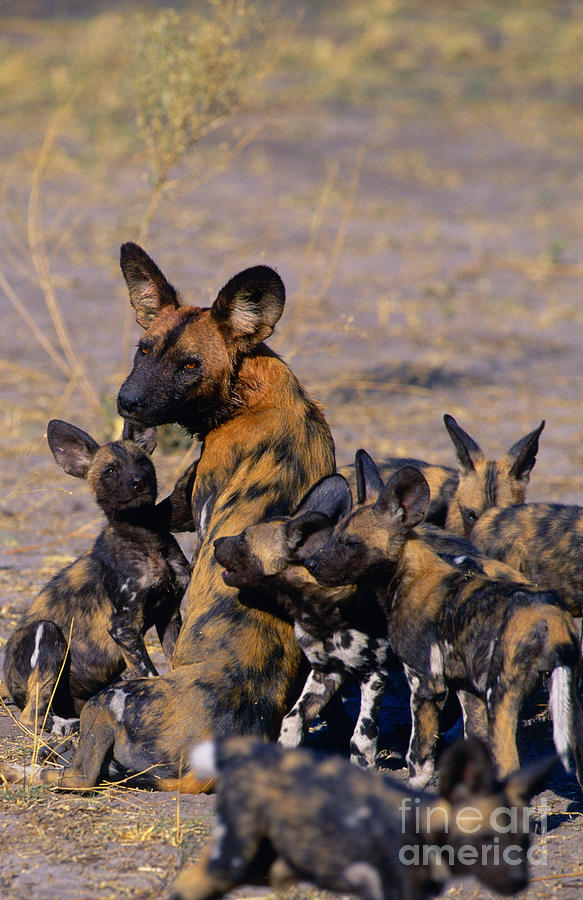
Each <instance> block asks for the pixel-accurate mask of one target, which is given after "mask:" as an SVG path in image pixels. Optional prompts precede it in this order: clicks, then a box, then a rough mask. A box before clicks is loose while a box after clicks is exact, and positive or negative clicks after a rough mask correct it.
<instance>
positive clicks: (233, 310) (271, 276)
mask: <svg viewBox="0 0 583 900" xmlns="http://www.w3.org/2000/svg"><path fill="white" fill-rule="evenodd" d="M284 303H285V287H284V285H283V281H282V280H281V278H280V277H279V275H278V274H277V272H275V271H274V270H273V269H270V268H269V266H253V267H252V268H250V269H244V270H243V272H239V274H238V275H235V276H233V278H231V280H230V281H228V282H227V284H226V285H225V286H224V287H223V288H221V290H220V291H219V293H218V295H217V299H216V300H215V302H214V303H213V305H212V307H211V316H212V318H213V319H214V320H215V322H217V324H218V325H219V326H220V327H221V328H222V329H223V330H224V332H225V334H226V335H227V336H228V338H229V339H230V340H232V341H234V342H235V343H236V344H238V345H239V348H240V349H241V350H242V351H244V352H245V351H249V350H250V349H251V348H252V347H254V346H255V345H256V344H259V343H261V341H264V340H265V339H266V338H268V337H269V336H270V334H272V333H273V329H274V328H275V325H276V323H277V321H278V320H279V317H280V316H281V314H282V312H283V306H284Z"/></svg>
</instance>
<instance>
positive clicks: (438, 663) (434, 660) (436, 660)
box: [429, 644, 443, 678]
mask: <svg viewBox="0 0 583 900" xmlns="http://www.w3.org/2000/svg"><path fill="white" fill-rule="evenodd" d="M429 669H430V671H431V674H432V675H433V677H434V678H439V677H440V676H441V675H443V657H442V655H441V650H440V649H439V646H438V645H437V644H432V645H431V647H430V650H429Z"/></svg>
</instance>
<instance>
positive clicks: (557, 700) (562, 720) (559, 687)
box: [549, 666, 573, 771]
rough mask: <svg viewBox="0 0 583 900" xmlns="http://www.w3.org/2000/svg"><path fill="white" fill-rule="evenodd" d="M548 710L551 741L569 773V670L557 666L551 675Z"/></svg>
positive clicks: (571, 731) (570, 730)
mask: <svg viewBox="0 0 583 900" xmlns="http://www.w3.org/2000/svg"><path fill="white" fill-rule="evenodd" d="M549 709H550V711H551V718H552V720H553V740H554V742H555V748H556V751H557V753H558V754H559V756H560V758H561V762H562V763H563V766H564V767H565V769H566V770H567V771H569V747H570V746H571V744H572V741H573V738H572V734H573V708H572V706H571V670H570V669H568V668H567V666H557V668H556V669H554V671H553V674H552V675H551V690H550V692H549Z"/></svg>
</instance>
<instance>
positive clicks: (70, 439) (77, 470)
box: [47, 419, 99, 478]
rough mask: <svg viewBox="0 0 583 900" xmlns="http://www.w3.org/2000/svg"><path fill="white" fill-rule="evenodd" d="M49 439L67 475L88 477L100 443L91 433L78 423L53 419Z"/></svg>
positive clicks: (52, 449)
mask: <svg viewBox="0 0 583 900" xmlns="http://www.w3.org/2000/svg"><path fill="white" fill-rule="evenodd" d="M47 440H48V442H49V447H50V448H51V452H52V454H53V456H54V457H55V462H56V463H57V465H58V466H61V468H62V469H64V470H65V472H66V473H67V475H73V476H74V477H75V478H86V477H87V472H88V471H89V467H90V465H91V463H92V461H93V457H94V456H95V454H96V453H97V451H98V450H99V444H98V443H97V441H94V440H93V438H92V437H91V435H89V434H87V432H86V431H82V430H81V429H80V428H77V426H76V425H70V424H69V423H68V422H62V421H61V420H60V419H51V421H50V422H49V424H48V425H47Z"/></svg>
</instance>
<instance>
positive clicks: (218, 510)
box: [11, 244, 335, 792]
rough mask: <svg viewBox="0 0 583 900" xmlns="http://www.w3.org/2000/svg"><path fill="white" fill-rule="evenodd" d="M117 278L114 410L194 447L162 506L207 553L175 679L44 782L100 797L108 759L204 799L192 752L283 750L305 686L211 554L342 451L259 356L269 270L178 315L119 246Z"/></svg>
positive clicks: (246, 276)
mask: <svg viewBox="0 0 583 900" xmlns="http://www.w3.org/2000/svg"><path fill="white" fill-rule="evenodd" d="M121 266H122V271H123V274H124V277H125V279H126V282H127V285H128V288H129V294H130V301H131V303H132V305H133V306H134V308H135V310H136V318H137V320H138V323H139V324H140V325H141V326H142V327H143V328H144V329H145V333H144V335H143V336H142V338H141V340H140V342H139V344H138V349H137V353H136V358H135V363H134V368H133V370H132V372H131V374H130V375H129V377H128V378H127V379H126V381H125V382H124V384H123V385H122V387H121V389H120V392H119V396H118V405H119V410H120V412H121V414H122V415H123V416H124V417H125V419H126V423H127V425H128V430H130V431H131V430H136V431H137V432H139V431H140V430H141V429H143V428H147V427H150V426H154V425H158V424H163V423H165V422H178V423H179V424H180V425H182V426H183V427H184V428H186V429H188V430H189V431H190V432H191V433H192V434H196V435H198V437H199V438H200V439H201V442H202V446H201V454H200V458H199V460H198V462H197V463H196V464H195V466H194V467H193V469H192V470H191V471H190V472H189V473H188V474H187V475H186V476H185V477H184V478H183V479H181V481H180V483H179V485H178V486H177V490H176V492H174V494H173V495H171V497H170V498H169V500H168V501H167V502H163V503H162V504H161V505H160V508H161V511H164V512H165V513H166V514H167V517H168V522H169V523H170V525H171V527H172V529H173V530H184V529H191V530H194V531H195V532H196V535H197V538H198V551H197V554H196V555H195V558H194V560H193V571H192V579H191V583H190V589H189V594H188V603H187V607H186V611H185V616H184V624H183V627H182V630H181V632H180V635H179V638H178V641H177V643H176V648H175V651H174V655H173V666H174V670H173V671H172V672H170V673H169V674H168V675H166V676H164V677H158V678H152V679H149V680H147V681H146V680H140V681H136V682H131V681H128V682H126V683H125V684H124V685H123V688H120V689H117V688H113V689H111V690H109V691H106V692H102V693H101V694H100V695H99V696H98V697H96V698H93V699H92V700H91V701H90V703H89V704H88V705H87V706H86V707H85V709H84V710H83V712H82V715H81V722H80V733H81V738H80V745H79V750H78V753H77V754H76V756H75V758H74V761H73V765H72V767H71V768H70V769H67V770H64V771H61V772H56V773H55V772H51V771H48V770H45V771H44V772H43V773H40V774H39V776H38V777H39V778H41V779H43V780H48V781H53V782H55V783H58V784H60V785H61V786H71V787H76V786H77V787H80V786H85V787H86V786H91V785H92V784H94V783H95V779H97V778H98V777H99V775H100V773H101V771H102V767H103V764H104V761H105V763H106V765H108V761H109V759H110V757H113V759H112V761H111V766H110V768H111V769H113V770H115V769H116V768H117V769H119V768H120V767H122V768H124V769H126V770H128V771H130V772H138V771H141V770H142V769H144V768H147V767H149V766H153V767H154V768H152V769H151V770H150V774H149V778H150V780H151V782H152V783H153V784H155V785H159V786H160V787H162V788H167V789H171V790H175V789H177V788H179V789H180V790H183V791H189V792H198V791H201V790H205V789H208V787H209V785H208V784H207V783H201V782H200V781H199V780H197V779H196V778H194V777H193V776H192V775H191V773H189V772H188V748H189V747H191V746H192V744H193V743H198V742H200V741H202V740H207V739H209V738H211V737H214V736H217V735H225V736H226V735H232V734H250V735H256V736H260V737H262V736H269V737H274V738H275V737H277V734H278V732H279V727H280V723H281V719H282V717H283V715H284V714H285V712H286V711H287V710H288V709H289V708H290V706H291V705H292V704H293V702H294V700H295V698H296V696H297V693H298V688H299V687H301V686H300V685H298V684H297V681H298V674H299V671H300V662H301V651H300V648H299V646H298V644H297V641H296V639H295V637H294V634H293V626H292V625H291V623H290V622H289V621H285V620H283V619H281V618H279V617H277V616H276V615H274V614H273V613H271V612H269V611H267V610H265V609H261V608H257V607H253V606H251V605H247V604H243V603H241V602H240V599H239V592H238V590H237V589H236V588H233V587H231V586H229V585H226V584H225V582H224V581H223V579H222V577H221V569H220V566H219V565H218V563H217V562H216V560H215V557H214V541H215V540H217V539H218V538H220V537H222V536H223V535H231V534H237V533H238V532H240V531H241V530H242V529H243V528H244V527H245V526H247V525H248V524H250V523H252V522H258V521H260V520H261V519H264V518H266V517H267V516H273V515H287V514H289V513H290V512H291V511H292V510H293V509H294V508H295V507H296V506H297V504H298V503H299V502H300V500H301V499H302V497H303V496H304V494H305V493H306V491H307V490H308V488H309V487H310V486H311V485H312V484H313V483H314V482H316V481H318V480H319V479H320V478H321V477H322V476H323V475H326V474H330V473H332V472H333V471H334V470H335V458H334V444H333V441H332V436H331V434H330V430H329V428H328V426H327V424H326V422H325V419H324V417H323V415H322V413H321V411H320V410H319V408H318V407H317V406H316V405H315V404H314V403H313V402H312V401H311V400H310V399H309V397H308V396H307V395H306V393H305V391H304V390H303V388H302V387H301V385H300V384H299V382H298V381H297V379H296V378H295V376H294V375H293V373H292V372H291V371H290V369H289V368H288V367H287V366H286V365H285V363H283V362H282V360H280V359H279V357H277V356H276V355H275V354H274V353H272V352H271V351H270V350H269V349H268V348H267V347H266V346H265V344H264V343H263V340H264V339H265V338H267V337H269V335H270V334H271V333H272V331H273V328H274V326H275V324H276V322H277V321H278V319H279V317H280V315H281V312H282V310H283V305H284V300H285V290H284V286H283V283H282V281H281V279H280V278H279V276H278V275H277V274H276V272H274V271H273V269H270V268H268V267H267V266H256V267H254V268H251V269H246V270H245V271H244V272H241V273H239V274H238V275H236V276H235V277H234V278H232V279H231V280H230V281H229V282H228V283H227V284H226V285H225V286H224V287H223V288H222V290H221V291H219V294H218V296H217V298H216V300H215V302H214V303H213V304H212V306H211V307H210V308H205V309H203V308H199V307H196V306H181V305H180V303H179V299H178V295H177V293H176V291H175V290H174V288H173V287H172V286H171V285H170V284H169V282H168V281H167V280H166V279H165V277H164V276H163V275H162V273H161V272H160V270H159V269H158V267H157V266H156V265H155V263H154V262H153V261H152V260H151V259H150V258H149V256H148V255H147V254H146V253H145V252H144V251H143V250H142V249H141V248H140V247H138V246H137V245H135V244H124V245H123V247H122V251H121ZM185 491H188V493H190V497H189V498H188V502H186V503H185V502H184V500H185V497H184V495H185ZM181 772H182V773H184V774H183V775H182V776H181V774H180V773H181ZM11 777H13V776H12V775H11Z"/></svg>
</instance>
